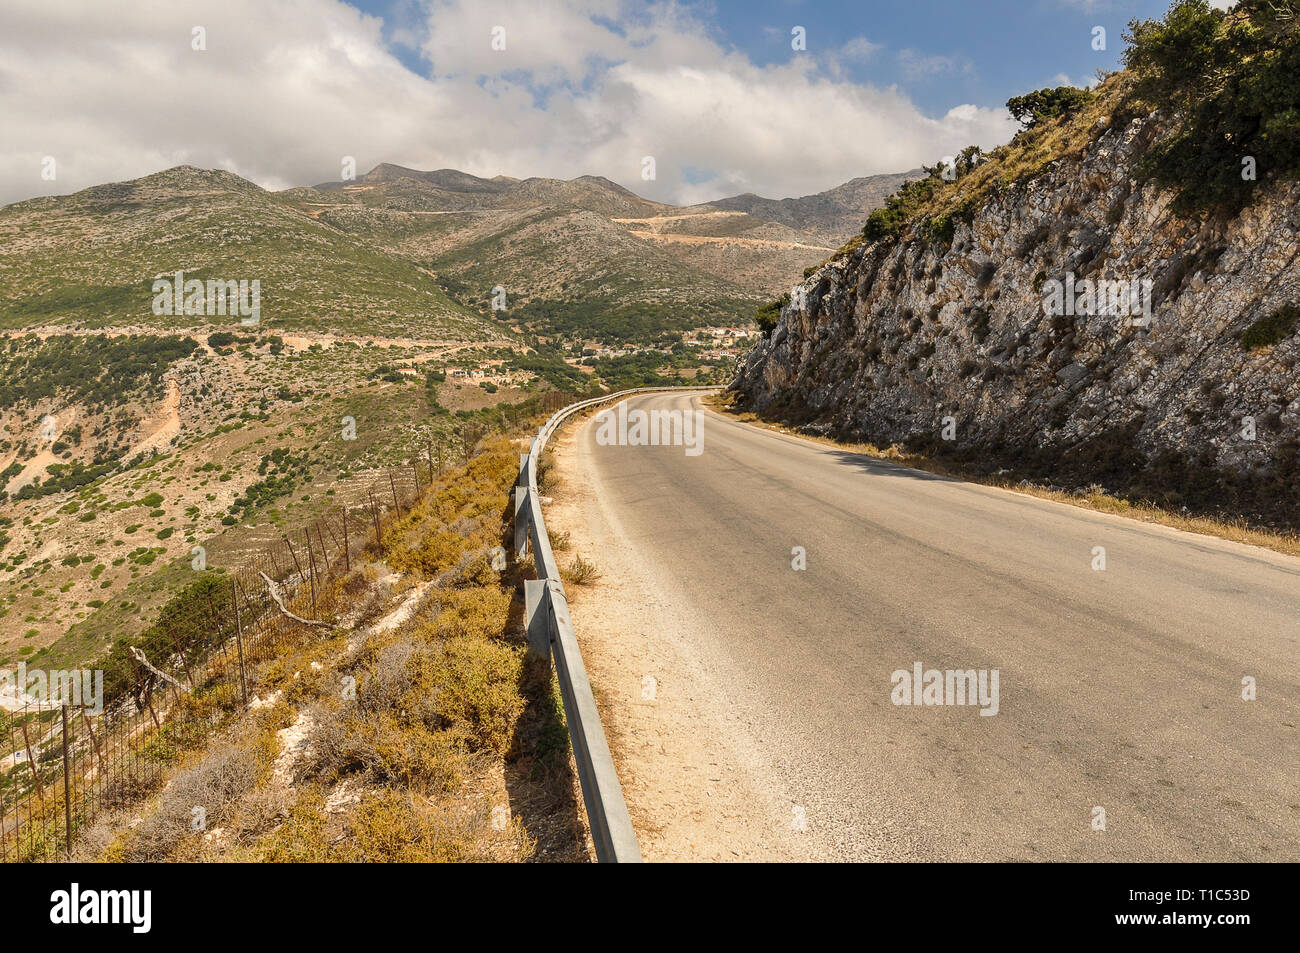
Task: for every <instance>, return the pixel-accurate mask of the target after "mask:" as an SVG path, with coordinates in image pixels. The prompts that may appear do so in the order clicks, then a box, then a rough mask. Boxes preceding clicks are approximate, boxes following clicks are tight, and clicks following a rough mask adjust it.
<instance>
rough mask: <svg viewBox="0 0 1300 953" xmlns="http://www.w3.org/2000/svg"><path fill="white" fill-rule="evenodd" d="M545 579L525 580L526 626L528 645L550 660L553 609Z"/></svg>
mask: <svg viewBox="0 0 1300 953" xmlns="http://www.w3.org/2000/svg"><path fill="white" fill-rule="evenodd" d="M549 591H550V590H549V589H548V587H547V585H546V580H545V579H525V580H524V627H525V630H526V631H527V633H528V647H529V648H530V649H532V650H533V651H534V652H537V653H538V654H539V655H542V656H544V657H545V658H546V659H547V660H548V661H549V660H550V657H551V611H550V605H549V603H548V599H549V595H548V593H549Z"/></svg>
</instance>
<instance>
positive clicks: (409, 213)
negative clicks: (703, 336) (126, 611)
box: [0, 163, 906, 342]
mask: <svg viewBox="0 0 1300 953" xmlns="http://www.w3.org/2000/svg"><path fill="white" fill-rule="evenodd" d="M905 178H906V175H905V174H899V175H883V176H871V177H867V178H861V179H854V180H853V181H852V182H848V183H846V184H844V185H842V186H839V187H837V188H834V189H830V190H828V191H826V192H822V193H818V194H816V195H810V196H805V197H803V198H798V199H781V200H772V199H765V198H761V197H759V196H755V195H748V194H747V195H740V196H734V197H731V198H725V199H720V200H718V201H717V202H712V203H709V204H705V205H697V206H674V205H668V204H664V203H660V202H653V201H651V200H649V199H645V198H642V197H640V196H638V195H636V194H635V193H633V192H631V191H629V190H628V189H626V188H623V187H622V186H620V185H618V184H616V183H614V182H611V181H610V180H608V179H605V178H601V177H599V176H580V177H578V178H575V179H571V180H560V179H548V178H527V179H515V178H510V177H507V176H496V177H494V178H480V177H478V176H473V175H469V174H467V173H464V172H459V171H456V170H453V169H441V170H437V171H432V172H423V171H417V170H413V169H407V168H403V167H401V166H397V165H392V164H387V163H385V164H382V165H379V166H377V167H376V168H374V169H372V170H371V171H370V172H368V173H366V174H364V175H362V176H360V177H358V178H356V179H355V180H351V181H341V182H329V183H322V184H319V185H316V186H314V187H300V188H292V189H288V190H286V191H282V192H270V191H266V190H264V189H262V188H260V187H259V186H257V185H255V184H253V183H251V182H248V181H246V180H244V179H242V178H240V177H239V176H237V175H235V174H233V173H230V172H223V171H211V170H201V169H196V168H193V167H190V166H180V167H177V168H174V169H169V170H167V171H164V172H159V173H156V174H154V175H149V176H145V177H143V178H140V179H135V180H132V181H128V182H120V183H113V184H109V185H102V186H95V187H93V188H89V189H85V190H83V191H81V192H78V193H75V194H73V195H66V196H49V197H42V198H36V199H31V200H29V201H25V202H19V203H16V204H13V205H10V206H7V207H5V208H3V209H0V249H2V250H0V273H3V274H4V275H5V276H6V277H5V278H4V279H3V280H2V281H0V328H4V327H7V328H11V329H16V328H27V327H56V328H57V327H78V328H104V327H114V326H139V327H147V328H150V329H159V328H168V327H171V328H179V327H192V326H194V325H195V324H196V323H199V324H202V323H204V318H205V317H209V316H202V315H201V316H193V315H177V316H165V315H155V314H153V313H152V312H151V301H152V295H151V293H150V291H149V288H150V283H151V282H152V281H153V280H154V279H156V278H159V277H164V276H171V275H172V274H174V273H175V272H176V271H184V272H185V275H186V277H188V278H198V279H200V280H206V279H220V280H232V279H233V280H239V279H257V280H260V282H261V289H262V296H263V297H262V315H263V319H262V320H263V324H264V326H266V327H268V328H271V329H277V330H287V331H311V330H316V331H326V332H332V333H342V334H359V335H364V334H371V335H382V336H390V337H411V338H420V339H431V338H432V339H448V340H450V339H457V340H465V341H494V340H506V339H509V338H510V337H511V336H512V335H517V334H518V333H522V332H530V333H538V334H555V335H561V336H563V335H569V336H573V337H592V338H605V339H609V340H617V341H622V342H629V341H631V342H635V341H637V340H643V339H649V338H653V337H654V336H655V335H658V334H661V333H663V332H665V331H667V332H672V333H677V332H680V331H681V330H685V329H687V328H690V327H693V326H697V325H708V324H713V325H717V324H738V323H747V322H748V321H749V319H750V318H751V316H752V314H753V311H754V309H755V307H756V305H757V304H758V303H759V302H761V301H762V300H764V299H767V298H770V297H772V296H773V295H775V294H778V293H780V292H781V291H782V290H784V289H787V288H788V287H789V285H791V284H792V283H793V282H794V281H795V280H797V279H798V277H799V275H800V273H801V272H802V271H803V269H804V268H806V267H808V266H810V265H815V264H817V263H819V262H821V261H824V260H825V259H826V258H828V257H829V256H830V255H831V254H833V253H834V252H835V251H836V249H838V248H839V247H840V246H841V245H842V244H843V243H844V241H845V240H846V239H848V238H849V237H850V236H851V235H852V234H853V233H854V232H856V231H857V230H858V229H859V228H860V227H861V225H862V222H863V221H864V220H865V218H866V216H867V215H868V214H869V213H870V212H871V211H872V210H873V209H874V208H876V207H878V206H879V205H881V204H882V203H883V200H884V197H885V196H886V195H887V194H888V193H890V192H892V191H893V190H894V189H895V188H896V187H897V185H898V184H899V183H900V182H902V181H903V180H904V179H905ZM495 288H500V289H502V290H503V291H504V303H505V307H504V309H503V310H496V309H494V308H493V307H492V302H493V298H494V292H493V289H495ZM497 300H498V303H499V302H500V297H498V299H497ZM196 317H197V319H198V320H197V322H196ZM218 320H219V321H225V320H226V319H225V318H218Z"/></svg>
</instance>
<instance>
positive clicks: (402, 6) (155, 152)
mask: <svg viewBox="0 0 1300 953" xmlns="http://www.w3.org/2000/svg"><path fill="white" fill-rule="evenodd" d="M1218 5H1221V6H1222V5H1225V4H1224V3H1223V2H1220V3H1219V4H1218ZM1167 6H1168V0H890V2H882V0H856V2H839V0H836V2H822V3H817V2H811V0H805V2H799V0H676V2H671V0H670V2H650V3H645V2H636V3H633V2H625V0H351V2H343V0H117V2H113V3H104V2H103V0H54V2H52V0H4V2H3V3H2V4H0V203H9V202H14V201H18V200H21V199H26V198H31V197H34V196H38V195H46V194H63V193H70V192H75V191H77V190H80V189H83V188H86V187H88V186H91V185H96V184H100V183H103V182H112V181H121V180H124V179H130V178H135V177H138V176H141V175H148V174H150V173H153V172H157V171H160V170H162V169H166V168H170V167H172V166H176V165H182V164H189V165H196V166H199V167H202V168H220V169H226V170H228V171H231V172H235V173H238V174H239V175H242V176H244V177H245V178H248V179H251V180H252V181H254V182H256V183H258V184H259V185H261V186H263V187H265V188H270V189H282V188H288V187H291V186H295V185H310V184H315V183H319V182H327V181H335V180H338V179H340V178H342V177H343V176H344V170H345V166H346V164H347V159H348V158H349V157H350V158H351V159H352V160H353V161H354V162H355V166H356V169H357V171H358V174H360V173H364V172H365V171H367V170H369V169H371V168H373V167H374V166H375V165H377V164H379V163H381V162H392V163H396V164H398V165H404V166H408V167H411V168H416V169H439V168H455V169H461V170H463V171H466V172H470V173H473V174H475V175H482V176H494V175H509V176H514V177H516V178H526V177H529V176H553V177H558V178H573V177H575V176H578V175H584V174H586V175H601V176H605V177H606V178H609V179H612V180H613V181H615V182H618V183H619V184H620V185H623V186H625V187H627V188H630V189H632V190H633V191H634V192H637V193H638V194H640V195H644V196H646V197H648V198H652V199H656V200H659V201H665V202H673V203H678V204H687V203H691V202H699V201H708V200H711V199H717V198H720V197H723V196H726V195H734V194H737V193H741V192H756V193H758V194H760V195H764V196H767V197H770V198H781V197H786V196H800V195H806V194H810V193H813V192H819V191H822V190H824V189H827V188H831V187H833V186H835V185H839V184H840V183H842V182H845V181H847V180H849V179H851V178H854V177H857V176H862V175H872V174H876V173H883V172H900V171H906V170H908V169H913V168H916V167H917V166H919V165H920V164H922V163H926V164H933V163H934V162H935V161H937V160H939V159H940V158H942V157H943V156H946V155H952V154H954V153H956V152H957V151H958V150H960V149H961V148H963V147H965V146H967V145H971V144H975V145H980V146H982V147H984V148H991V147H993V146H995V145H998V144H1000V143H1002V142H1005V141H1007V140H1008V139H1009V138H1010V137H1011V135H1012V134H1013V133H1014V132H1015V129H1016V126H1015V124H1014V123H1013V122H1012V120H1011V119H1010V117H1009V116H1008V115H1007V113H1006V110H1005V108H1004V103H1005V102H1006V100H1007V99H1008V98H1009V97H1010V96H1013V95H1018V94H1020V93H1023V92H1027V91H1029V90H1032V89H1037V88H1040V87H1043V86H1055V85H1061V84H1064V83H1069V84H1073V85H1080V86H1082V85H1086V84H1087V83H1089V82H1092V81H1093V80H1094V77H1095V73H1096V71H1097V70H1098V69H1114V68H1116V67H1117V66H1118V65H1119V62H1120V55H1121V52H1122V49H1123V39H1122V34H1123V32H1124V30H1125V27H1126V25H1127V23H1128V22H1129V21H1130V20H1131V19H1133V18H1134V17H1139V18H1147V17H1155V16H1159V15H1161V14H1163V12H1164V10H1165V9H1166V8H1167ZM1097 28H1102V29H1104V31H1105V43H1104V46H1105V48H1104V49H1095V48H1094V46H1096V45H1097V43H1096V42H1095V40H1096V38H1097V36H1098V34H1097V33H1096V30H1097ZM800 47H801V48H800Z"/></svg>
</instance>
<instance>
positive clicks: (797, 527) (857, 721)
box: [548, 394, 1300, 861]
mask: <svg viewBox="0 0 1300 953" xmlns="http://www.w3.org/2000/svg"><path fill="white" fill-rule="evenodd" d="M628 406H629V408H630V409H633V410H635V409H643V410H649V409H660V410H666V409H676V410H689V409H693V408H695V409H699V408H701V407H702V405H701V404H700V400H699V397H698V396H691V395H674V394H658V395H650V396H644V397H637V398H632V399H631V400H630V401H629V402H628ZM703 427H704V429H703V452H702V453H700V454H699V455H698V456H689V455H687V454H686V453H685V452H684V451H683V448H682V447H669V446H657V447H640V446H637V447H634V446H602V445H600V444H599V443H598V442H597V440H596V436H597V419H595V418H593V419H589V420H587V421H586V422H583V423H580V424H575V425H574V426H572V427H570V428H569V429H568V431H567V432H566V434H565V438H564V440H563V445H562V446H561V448H560V450H559V466H558V471H559V473H560V475H561V479H562V481H563V483H562V484H561V485H560V487H559V489H558V490H557V491H556V495H557V498H558V499H557V502H556V504H555V505H554V507H553V508H552V512H553V514H554V519H553V518H552V516H549V515H548V521H552V525H553V527H554V526H558V527H559V528H560V529H567V530H569V532H570V533H571V535H572V542H573V545H574V548H575V549H576V550H577V552H579V553H582V554H583V555H584V556H587V557H588V558H594V560H595V561H596V562H597V563H598V564H599V565H600V567H601V568H602V569H603V570H604V571H605V578H604V579H603V580H602V581H601V582H600V583H599V584H598V586H597V587H595V589H593V590H588V591H582V592H578V593H576V594H575V595H574V598H573V614H574V621H575V624H576V627H577V631H578V637H579V641H580V643H581V644H582V648H583V653H584V656H586V657H588V659H589V667H590V669H591V671H592V675H593V682H594V684H595V685H596V689H597V693H598V698H599V699H600V701H601V707H602V717H603V718H604V719H605V722H606V725H607V726H608V727H609V730H610V734H611V738H612V743H613V746H614V752H615V759H616V762H617V763H618V766H619V770H620V776H621V777H622V778H623V783H624V787H625V792H626V793H627V798H628V802H629V807H630V808H631V810H632V814H633V819H634V822H635V823H636V824H637V826H638V833H639V836H640V837H641V839H642V842H643V849H644V850H645V852H646V856H647V859H656V858H670V857H687V858H706V857H723V858H727V857H743V858H761V857H775V858H791V859H797V858H825V859H834V858H841V859H900V860H1009V859H1026V860H1163V859H1171V860H1211V859H1213V860H1292V861H1294V860H1297V859H1300V560H1297V559H1294V558H1290V557H1286V556H1282V555H1278V554H1274V553H1271V552H1268V551H1265V550H1260V549H1256V548H1252V547H1248V546H1244V545H1239V544H1236V543H1231V542H1227V541H1223V540H1218V539H1213V538H1208V537H1203V536H1196V535H1192V534H1187V533H1182V532H1179V531H1176V530H1172V529H1168V528H1165V527H1161V526H1156V525H1150V524H1145V523H1141V522H1136V521H1131V520H1126V519H1123V518H1120V517H1113V516H1108V515H1105V514H1098V513H1093V512H1090V511H1086V510H1083V509H1079V508H1076V507H1071V506H1067V505H1063V504H1058V503H1053V502H1050V501H1044V500H1038V499H1034V498H1031V497H1028V496H1024V495H1020V494H1015V493H1011V492H1007V491H1002V490H997V489H992V488H988V487H982V486H976V485H972V484H967V483H962V482H959V481H955V480H950V479H946V478H942V477H938V476H934V475H931V474H928V473H923V472H918V471H915V470H911V469H907V468H905V467H901V466H898V465H895V464H891V463H887V462H882V461H879V460H875V459H871V458H867V457H863V456H860V455H856V454H853V453H849V452H844V451H840V450H837V449H835V448H833V447H828V446H825V445H821V444H816V443H812V442H809V441H804V440H800V439H797V438H794V437H789V436H785V435H782V434H776V433H773V432H771V431H767V430H762V429H758V428H754V427H750V426H747V425H745V424H742V423H739V422H736V421H734V420H731V419H728V418H726V417H724V416H722V415H719V414H717V413H715V412H713V411H709V410H705V411H704V421H703ZM1099 546H1100V547H1104V549H1105V557H1106V566H1105V570H1104V571H1098V570H1096V569H1094V568H1093V566H1094V562H1095V553H1094V548H1095V547H1099ZM794 547H803V548H804V550H805V551H806V566H807V568H806V569H804V570H797V569H794V568H792V559H793V558H794V556H793V555H792V550H793V549H794ZM571 588H573V587H571ZM916 663H920V664H921V666H922V667H923V668H924V669H939V670H947V669H953V670H968V669H975V670H981V669H982V670H993V669H996V670H997V671H998V676H999V680H998V704H997V713H996V714H995V715H992V716H983V715H981V714H980V707H979V706H978V705H969V704H968V705H964V706H963V705H943V706H940V705H916V706H904V705H896V704H894V703H893V701H892V700H891V692H892V691H893V690H894V680H893V678H892V673H894V672H896V671H898V670H905V671H908V672H910V671H911V670H912V669H913V667H914V665H915V664H916ZM1247 676H1249V677H1252V678H1254V679H1255V680H1256V683H1257V690H1258V697H1257V699H1256V700H1253V701H1246V700H1243V698H1242V680H1243V678H1245V677H1247ZM647 686H650V687H649V688H648V687H647ZM691 779H698V782H696V781H693V780H691ZM1097 808H1103V809H1104V811H1105V830H1104V831H1103V830H1096V829H1094V828H1095V826H1096V825H1097V824H1098V818H1099V817H1100V815H1099V814H1098V812H1097V810H1096V809H1097ZM728 848H730V849H729V850H728Z"/></svg>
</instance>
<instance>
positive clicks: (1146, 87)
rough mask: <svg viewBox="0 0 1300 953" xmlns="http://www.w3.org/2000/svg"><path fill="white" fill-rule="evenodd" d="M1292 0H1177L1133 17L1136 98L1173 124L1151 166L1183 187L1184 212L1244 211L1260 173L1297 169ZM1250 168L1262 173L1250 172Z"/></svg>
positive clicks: (1298, 50)
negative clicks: (1222, 0) (1224, 0)
mask: <svg viewBox="0 0 1300 953" xmlns="http://www.w3.org/2000/svg"><path fill="white" fill-rule="evenodd" d="M1293 7H1294V4H1293V3H1283V2H1277V0H1273V2H1270V0H1241V2H1240V3H1239V4H1237V6H1236V7H1234V8H1233V9H1232V10H1231V11H1228V12H1226V13H1225V12H1221V11H1218V10H1214V9H1212V8H1211V7H1210V6H1209V4H1208V3H1207V2H1206V0H1179V2H1177V3H1175V4H1174V5H1173V6H1172V7H1171V8H1170V9H1169V12H1168V13H1166V14H1165V16H1164V18H1163V19H1161V20H1145V21H1138V20H1134V21H1133V22H1132V23H1130V24H1129V31H1130V32H1129V33H1128V34H1127V35H1126V39H1127V40H1128V41H1129V44H1130V45H1129V47H1128V49H1127V50H1126V51H1125V53H1124V62H1125V65H1127V66H1128V68H1129V69H1130V70H1131V71H1132V72H1133V73H1134V74H1135V75H1136V77H1137V80H1138V82H1137V84H1136V86H1135V88H1134V93H1133V98H1134V100H1136V101H1137V102H1139V103H1142V104H1144V105H1146V106H1148V107H1152V108H1159V109H1160V110H1161V112H1162V113H1163V114H1164V115H1166V116H1167V117H1168V122H1167V125H1166V127H1165V129H1164V130H1163V134H1162V136H1161V138H1160V139H1159V141H1157V142H1156V143H1155V144H1154V145H1153V147H1152V148H1151V149H1150V150H1149V152H1148V154H1147V157H1146V161H1145V162H1144V171H1145V172H1146V173H1147V174H1150V175H1153V176H1154V177H1155V178H1156V180H1157V181H1159V182H1160V183H1161V184H1162V185H1165V186H1168V187H1170V188H1174V189H1177V190H1178V192H1179V195H1178V200H1177V203H1176V205H1175V208H1176V209H1177V210H1179V211H1180V212H1183V213H1190V212H1195V211H1199V210H1204V209H1209V208H1214V207H1220V208H1224V209H1225V210H1227V211H1230V212H1233V211H1237V210H1239V209H1240V208H1242V207H1244V206H1245V205H1247V204H1249V202H1250V201H1251V200H1252V198H1253V197H1254V195H1255V185H1256V180H1257V179H1263V178H1264V177H1265V176H1266V175H1269V174H1280V175H1288V176H1290V175H1295V174H1296V172H1297V171H1300V15H1297V11H1296V10H1294V9H1293ZM1250 165H1253V167H1254V169H1255V176H1254V177H1251V176H1249V175H1247V174H1246V172H1247V168H1248V166H1250Z"/></svg>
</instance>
